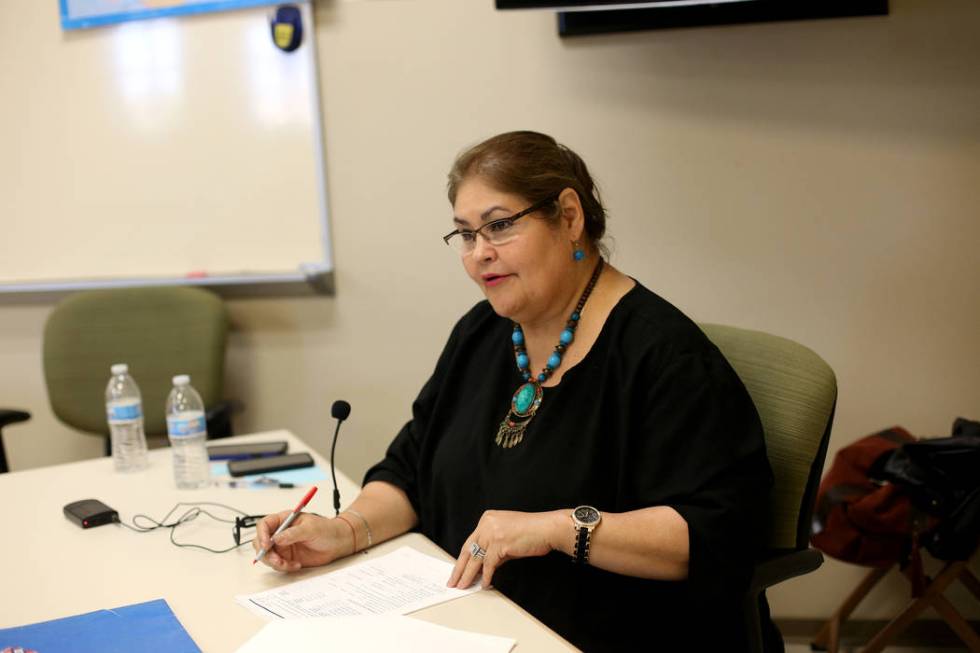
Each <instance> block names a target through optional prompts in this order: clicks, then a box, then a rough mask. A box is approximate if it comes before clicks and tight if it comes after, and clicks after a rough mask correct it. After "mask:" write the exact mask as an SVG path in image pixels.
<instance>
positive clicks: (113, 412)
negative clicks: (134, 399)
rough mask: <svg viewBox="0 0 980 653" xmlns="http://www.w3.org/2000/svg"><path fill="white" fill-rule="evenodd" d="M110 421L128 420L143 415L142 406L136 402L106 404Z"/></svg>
mask: <svg viewBox="0 0 980 653" xmlns="http://www.w3.org/2000/svg"><path fill="white" fill-rule="evenodd" d="M106 412H107V413H109V421H110V422H129V421H132V420H134V419H139V418H141V417H142V416H143V408H142V406H140V405H139V404H138V403H132V404H116V405H113V406H106Z"/></svg>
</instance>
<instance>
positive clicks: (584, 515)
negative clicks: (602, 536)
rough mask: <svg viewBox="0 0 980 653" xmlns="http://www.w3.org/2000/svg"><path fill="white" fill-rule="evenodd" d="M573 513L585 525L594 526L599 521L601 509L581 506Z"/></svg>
mask: <svg viewBox="0 0 980 653" xmlns="http://www.w3.org/2000/svg"><path fill="white" fill-rule="evenodd" d="M572 514H573V515H574V516H575V519H576V520H578V521H579V522H580V523H581V524H583V525H585V526H593V525H595V524H598V523H599V511H598V510H596V509H595V508H593V507H592V506H579V507H578V508H576V509H575V512H574V513H572Z"/></svg>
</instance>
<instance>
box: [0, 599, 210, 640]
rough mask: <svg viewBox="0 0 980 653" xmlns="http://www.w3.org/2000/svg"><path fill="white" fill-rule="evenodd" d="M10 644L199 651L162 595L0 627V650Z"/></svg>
mask: <svg viewBox="0 0 980 653" xmlns="http://www.w3.org/2000/svg"><path fill="white" fill-rule="evenodd" d="M8 646H9V647H11V648H12V649H14V650H16V647H20V648H22V649H24V650H25V651H26V650H28V649H33V650H35V651H38V653H58V652H60V651H71V652H72V653H89V652H90V651H91V652H92V653H95V652H98V653H116V652H117V651H118V652H119V653H123V652H126V653H129V652H131V651H148V652H151V653H152V652H156V651H159V652H160V653H164V652H166V653H201V649H199V648H198V647H197V644H195V643H194V640H193V639H191V636H190V635H188V634H187V631H186V630H184V627H183V626H182V625H180V622H179V621H177V617H176V616H174V613H173V611H172V610H171V609H170V606H169V605H168V604H167V602H166V601H165V600H164V599H156V600H155V601H147V602H146V603H137V604H135V605H127V606H124V607H121V608H113V609H112V610H97V611H96V612H88V613H86V614H79V615H75V616H74V617H65V618H64V619H53V620H52V621H42V622H40V623H36V624H30V625H28V626H17V627H16V628H0V651H2V650H3V649H5V648H6V647H8Z"/></svg>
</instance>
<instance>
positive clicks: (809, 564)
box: [751, 548, 823, 591]
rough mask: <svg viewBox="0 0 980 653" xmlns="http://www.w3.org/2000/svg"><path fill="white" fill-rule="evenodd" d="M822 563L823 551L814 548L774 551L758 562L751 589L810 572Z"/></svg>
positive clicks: (765, 586)
mask: <svg viewBox="0 0 980 653" xmlns="http://www.w3.org/2000/svg"><path fill="white" fill-rule="evenodd" d="M822 564H823V553H821V552H820V551H818V550H817V549H814V548H807V549H802V550H800V551H794V550H787V551H778V552H773V553H772V554H771V555H770V556H769V557H767V558H765V559H763V560H760V561H759V562H757V563H756V565H755V573H754V574H753V575H752V583H751V590H753V591H759V590H764V589H765V588H767V587H772V586H773V585H776V584H777V583H781V582H783V581H784V580H789V579H790V578H795V577H797V576H802V575H803V574H809V573H810V572H811V571H814V570H816V569H817V568H818V567H820V565H822Z"/></svg>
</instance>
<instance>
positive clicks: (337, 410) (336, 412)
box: [330, 399, 350, 515]
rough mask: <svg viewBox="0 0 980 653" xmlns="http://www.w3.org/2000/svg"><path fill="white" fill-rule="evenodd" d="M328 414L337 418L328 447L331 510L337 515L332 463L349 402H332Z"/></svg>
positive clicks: (335, 475)
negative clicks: (331, 478) (331, 480)
mask: <svg viewBox="0 0 980 653" xmlns="http://www.w3.org/2000/svg"><path fill="white" fill-rule="evenodd" d="M330 415H331V416H332V417H333V418H334V419H335V420H337V430H335V431H334V432H333V445H331V447H330V475H331V476H332V477H333V510H334V514H335V515H339V514H340V490H338V489H337V470H336V468H335V467H334V464H333V454H334V452H335V451H336V450H337V435H338V434H339V433H340V425H341V424H342V423H343V421H344V420H345V419H347V418H348V417H350V404H349V403H347V402H346V401H344V400H342V399H341V400H339V401H335V402H333V406H331V407H330Z"/></svg>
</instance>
